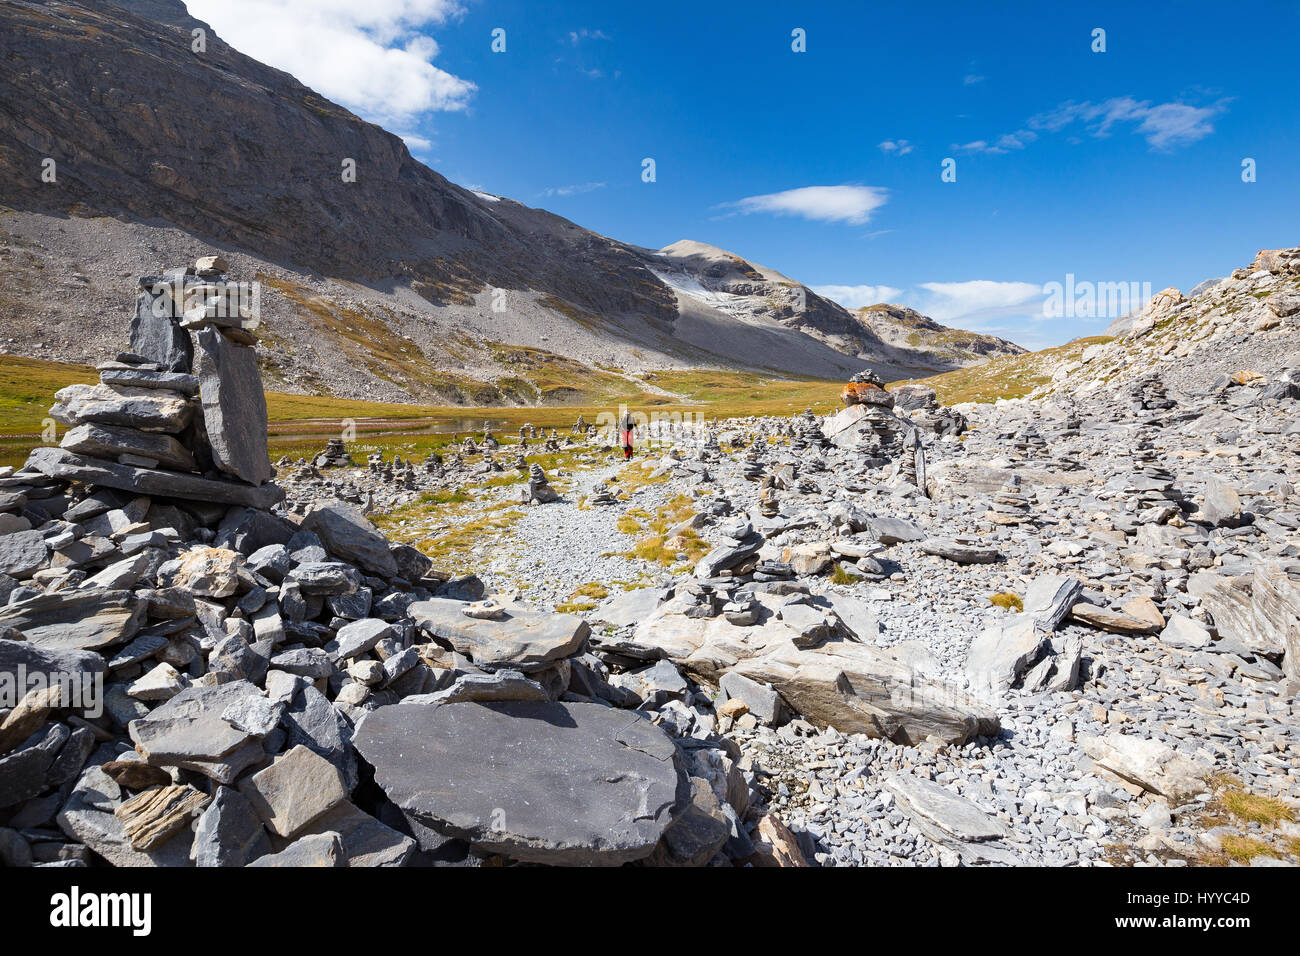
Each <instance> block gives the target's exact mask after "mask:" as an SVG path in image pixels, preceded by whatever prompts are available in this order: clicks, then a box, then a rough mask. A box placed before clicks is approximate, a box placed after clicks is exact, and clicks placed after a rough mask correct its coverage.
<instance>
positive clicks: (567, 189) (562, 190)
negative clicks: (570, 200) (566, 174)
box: [542, 183, 605, 196]
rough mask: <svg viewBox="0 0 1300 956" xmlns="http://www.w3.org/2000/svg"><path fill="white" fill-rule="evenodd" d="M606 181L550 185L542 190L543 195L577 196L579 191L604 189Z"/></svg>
mask: <svg viewBox="0 0 1300 956" xmlns="http://www.w3.org/2000/svg"><path fill="white" fill-rule="evenodd" d="M604 188H605V184H604V183H578V184H576V185H573V186H548V187H547V188H546V189H543V190H542V195H543V196H576V195H578V194H579V193H589V192H593V191H594V190H597V189H604Z"/></svg>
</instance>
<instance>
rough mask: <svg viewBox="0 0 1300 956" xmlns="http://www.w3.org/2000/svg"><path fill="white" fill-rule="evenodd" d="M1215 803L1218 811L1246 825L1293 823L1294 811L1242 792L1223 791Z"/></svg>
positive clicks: (1280, 804) (1271, 799) (1279, 801)
mask: <svg viewBox="0 0 1300 956" xmlns="http://www.w3.org/2000/svg"><path fill="white" fill-rule="evenodd" d="M1215 803H1216V806H1217V807H1218V808H1219V809H1222V810H1223V811H1224V812H1226V813H1228V814H1229V815H1231V816H1233V817H1236V818H1237V819H1238V820H1242V821H1245V822H1246V823H1258V824H1260V825H1261V826H1270V827H1271V826H1277V825H1278V824H1279V823H1294V822H1295V811H1294V810H1292V809H1291V808H1290V807H1289V806H1287V805H1286V804H1285V803H1283V802H1282V801H1281V800H1278V799H1275V798H1273V797H1261V796H1259V795H1257V794H1254V793H1247V792H1246V791H1244V790H1238V789H1229V790H1224V791H1223V792H1222V793H1220V794H1219V796H1218V798H1217V800H1216V801H1215Z"/></svg>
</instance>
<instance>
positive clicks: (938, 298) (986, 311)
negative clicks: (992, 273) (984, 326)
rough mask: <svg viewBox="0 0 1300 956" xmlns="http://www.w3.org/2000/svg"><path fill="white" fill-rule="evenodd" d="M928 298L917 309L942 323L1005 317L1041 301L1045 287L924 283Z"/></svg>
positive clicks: (976, 282) (973, 282) (988, 281)
mask: <svg viewBox="0 0 1300 956" xmlns="http://www.w3.org/2000/svg"><path fill="white" fill-rule="evenodd" d="M920 288H921V289H923V290H924V291H925V292H926V293H927V295H926V296H923V297H922V299H921V304H920V305H918V306H914V308H917V309H918V310H919V311H921V312H924V313H925V314H926V315H928V316H930V317H931V318H934V319H937V320H938V321H940V322H944V321H948V320H951V319H956V318H979V317H988V316H990V315H993V314H1003V313H1004V312H1005V310H1007V309H1015V308H1017V307H1019V306H1024V305H1026V304H1028V303H1030V302H1037V301H1041V300H1042V298H1043V287H1042V286H1041V285H1036V284H1035V283H1032V282H1001V281H997V280H993V279H972V280H970V281H968V282H923V283H921V285H920Z"/></svg>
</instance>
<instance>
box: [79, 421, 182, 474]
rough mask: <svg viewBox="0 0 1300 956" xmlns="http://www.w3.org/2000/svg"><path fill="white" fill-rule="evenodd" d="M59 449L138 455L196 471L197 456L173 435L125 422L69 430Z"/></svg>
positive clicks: (112, 455)
mask: <svg viewBox="0 0 1300 956" xmlns="http://www.w3.org/2000/svg"><path fill="white" fill-rule="evenodd" d="M59 447H60V448H66V449H67V450H68V451H71V452H75V453H76V454H78V455H89V456H91V457H93V458H109V459H111V458H116V457H117V456H118V455H135V456H137V457H140V458H148V459H152V460H153V461H156V462H158V464H160V465H161V466H162V467H164V468H172V469H175V470H177V471H193V470H194V455H193V454H192V453H191V452H190V450H189V449H188V448H186V447H185V446H184V445H182V444H181V443H180V442H179V441H177V440H176V439H175V438H173V437H172V436H171V435H160V434H156V433H151V432H145V431H140V430H139V429H138V428H127V427H124V426H122V425H98V424H85V425H78V426H76V427H75V428H70V429H68V431H67V433H65V434H64V436H63V440H62V441H60V442H59Z"/></svg>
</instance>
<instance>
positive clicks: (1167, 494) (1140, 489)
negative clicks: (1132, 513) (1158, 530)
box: [1130, 438, 1185, 524]
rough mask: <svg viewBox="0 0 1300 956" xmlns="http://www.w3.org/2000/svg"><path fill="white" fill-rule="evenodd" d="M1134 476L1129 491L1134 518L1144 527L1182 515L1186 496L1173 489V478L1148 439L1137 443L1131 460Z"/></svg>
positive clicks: (1163, 522) (1162, 522) (1175, 488)
mask: <svg viewBox="0 0 1300 956" xmlns="http://www.w3.org/2000/svg"><path fill="white" fill-rule="evenodd" d="M1130 461H1131V462H1132V463H1133V470H1134V472H1135V474H1134V475H1133V476H1132V477H1131V490H1132V491H1133V492H1134V493H1135V494H1136V497H1137V517H1138V520H1139V521H1141V522H1143V523H1147V524H1150V523H1155V524H1165V523H1166V522H1167V521H1169V519H1170V518H1173V517H1174V516H1175V515H1177V514H1179V513H1180V512H1181V509H1180V508H1179V503H1180V502H1181V501H1182V500H1183V498H1184V497H1185V495H1184V494H1183V492H1182V491H1181V490H1179V489H1178V488H1177V487H1175V478H1174V475H1173V473H1172V472H1171V471H1169V470H1168V469H1166V468H1165V467H1164V465H1163V464H1162V463H1161V461H1160V459H1159V457H1158V456H1157V454H1156V450H1155V447H1154V446H1153V445H1152V444H1151V441H1150V439H1147V438H1142V439H1139V440H1138V441H1137V443H1136V444H1135V446H1134V448H1133V453H1132V455H1131V456H1130Z"/></svg>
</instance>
